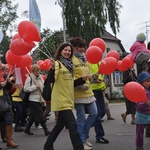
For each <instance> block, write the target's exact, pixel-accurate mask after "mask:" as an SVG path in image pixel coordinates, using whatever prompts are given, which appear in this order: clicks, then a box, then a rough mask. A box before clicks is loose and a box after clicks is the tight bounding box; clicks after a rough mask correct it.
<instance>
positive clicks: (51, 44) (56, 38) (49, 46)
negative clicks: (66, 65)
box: [33, 28, 63, 62]
mask: <svg viewBox="0 0 150 150" xmlns="http://www.w3.org/2000/svg"><path fill="white" fill-rule="evenodd" d="M41 38H42V39H43V41H42V42H41V43H40V44H39V46H38V48H37V49H36V50H35V51H34V54H33V59H34V61H35V62H36V61H37V60H45V59H47V58H49V57H53V56H54V54H55V51H56V49H57V47H58V46H59V44H60V43H62V42H63V31H62V30H60V31H59V30H58V31H51V30H50V29H48V28H46V29H43V31H42V32H41Z"/></svg>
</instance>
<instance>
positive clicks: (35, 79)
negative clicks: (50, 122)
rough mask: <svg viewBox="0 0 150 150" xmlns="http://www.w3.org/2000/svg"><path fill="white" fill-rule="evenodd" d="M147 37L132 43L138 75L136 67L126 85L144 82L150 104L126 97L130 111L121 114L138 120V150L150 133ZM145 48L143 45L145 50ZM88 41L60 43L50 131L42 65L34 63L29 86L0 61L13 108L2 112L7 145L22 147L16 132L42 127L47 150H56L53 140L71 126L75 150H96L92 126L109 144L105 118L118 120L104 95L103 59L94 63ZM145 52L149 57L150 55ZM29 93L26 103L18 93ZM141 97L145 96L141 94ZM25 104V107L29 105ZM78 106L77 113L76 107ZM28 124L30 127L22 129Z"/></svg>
mask: <svg viewBox="0 0 150 150" xmlns="http://www.w3.org/2000/svg"><path fill="white" fill-rule="evenodd" d="M145 40H146V37H145V35H143V33H140V34H138V35H137V37H136V42H135V43H134V44H133V46H132V47H131V49H130V50H131V52H132V53H131V56H132V59H133V61H134V62H135V63H136V64H137V66H138V67H137V68H138V69H137V71H138V73H137V75H136V74H135V72H134V69H133V68H131V69H129V70H127V71H126V72H124V73H123V83H124V85H125V84H127V83H128V82H131V81H136V82H139V83H140V84H141V85H142V86H143V87H144V88H145V92H146V94H147V99H148V101H147V102H142V103H134V102H131V101H129V100H128V99H127V98H126V100H125V104H126V112H125V113H122V114H121V117H122V120H123V122H125V123H126V117H127V115H129V114H131V124H133V125H134V124H136V150H144V148H143V145H144V142H143V135H144V128H145V127H147V129H146V133H147V136H148V135H150V132H149V130H150V126H149V124H150V122H149V114H150V98H149V97H150V96H149V95H150V90H149V88H150V73H149V64H148V63H149V59H148V58H149V50H148V49H147V48H146V47H144V44H143V43H144V41H145ZM143 47H144V48H143ZM85 51H86V42H85V41H84V40H83V39H82V38H79V37H77V38H72V39H71V40H70V41H69V43H62V44H60V46H59V47H58V49H57V51H56V53H55V56H54V59H51V68H50V70H49V76H48V77H50V79H49V80H48V82H49V85H52V91H51V98H50V106H49V105H48V106H49V107H51V109H49V110H51V111H54V112H55V114H56V115H55V117H56V118H55V119H56V124H55V126H54V127H53V129H52V130H51V131H49V130H48V128H47V125H46V120H47V118H46V115H45V114H48V113H47V112H46V113H45V112H44V109H43V108H46V102H45V100H44V99H43V97H42V92H43V88H44V80H43V78H42V77H41V75H40V67H39V66H38V65H37V64H33V65H32V68H31V73H30V74H28V75H27V78H26V81H25V84H24V87H22V86H21V85H20V84H16V77H15V73H13V74H12V75H9V77H8V72H7V70H8V68H7V67H6V66H2V63H0V76H1V78H0V98H1V97H3V96H6V97H7V102H8V104H9V110H8V111H7V112H6V113H4V114H0V127H1V130H0V132H1V138H2V141H3V142H4V143H5V142H6V146H7V147H11V148H17V147H18V144H16V143H14V142H13V138H12V136H13V131H12V130H13V127H12V125H13V123H14V124H15V126H14V132H24V133H25V134H27V135H33V133H32V132H31V130H30V129H31V126H32V125H33V123H35V125H36V126H38V125H41V127H42V128H43V130H44V134H45V135H46V136H48V137H47V140H46V142H45V143H44V146H43V149H44V150H54V142H55V141H56V139H57V137H58V136H59V134H60V132H61V131H62V130H63V128H64V127H66V128H67V129H68V131H69V136H70V140H71V143H72V147H73V149H74V150H92V143H91V142H90V140H89V139H90V137H89V133H90V129H91V128H92V127H94V129H95V141H96V143H102V144H108V143H109V140H108V139H106V138H105V137H104V136H105V131H104V127H103V125H102V119H103V117H104V116H105V114H107V119H108V120H114V118H113V117H112V116H111V112H110V108H109V101H108V99H107V97H106V95H105V90H106V88H107V85H106V81H105V78H104V75H103V74H98V73H97V72H98V71H97V70H98V68H99V65H100V63H98V64H90V63H89V62H87V60H86V57H85ZM145 56H146V59H145ZM22 88H24V91H25V92H29V93H30V95H29V100H28V103H26V104H24V103H23V101H22V100H21V97H20V96H19V93H20V91H21V89H22ZM141 99H142V98H141ZM24 107H26V108H24ZM74 109H75V112H76V115H74V113H73V110H74ZM23 126H25V128H23Z"/></svg>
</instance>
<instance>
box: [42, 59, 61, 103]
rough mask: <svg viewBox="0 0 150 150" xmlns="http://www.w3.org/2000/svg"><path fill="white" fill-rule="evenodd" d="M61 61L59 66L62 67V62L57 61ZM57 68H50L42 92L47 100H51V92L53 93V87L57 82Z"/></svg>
mask: <svg viewBox="0 0 150 150" xmlns="http://www.w3.org/2000/svg"><path fill="white" fill-rule="evenodd" d="M57 62H58V63H59V68H61V65H60V62H59V61H57ZM54 76H55V70H53V69H50V70H49V72H48V75H47V78H46V80H45V82H44V88H43V92H42V97H43V99H44V100H45V101H49V100H51V93H52V89H53V86H54V83H55V77H54Z"/></svg>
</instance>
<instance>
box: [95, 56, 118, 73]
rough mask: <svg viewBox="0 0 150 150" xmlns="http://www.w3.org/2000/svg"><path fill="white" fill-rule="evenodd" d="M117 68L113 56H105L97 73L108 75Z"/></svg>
mask: <svg viewBox="0 0 150 150" xmlns="http://www.w3.org/2000/svg"><path fill="white" fill-rule="evenodd" d="M116 68H117V60H116V59H115V58H114V57H106V58H105V59H103V60H102V62H101V64H100V66H99V70H98V73H99V74H106V75H110V74H111V73H112V72H114V71H115V70H116Z"/></svg>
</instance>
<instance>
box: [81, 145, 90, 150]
mask: <svg viewBox="0 0 150 150" xmlns="http://www.w3.org/2000/svg"><path fill="white" fill-rule="evenodd" d="M83 147H84V150H91V149H92V147H89V146H87V145H86V144H83Z"/></svg>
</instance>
